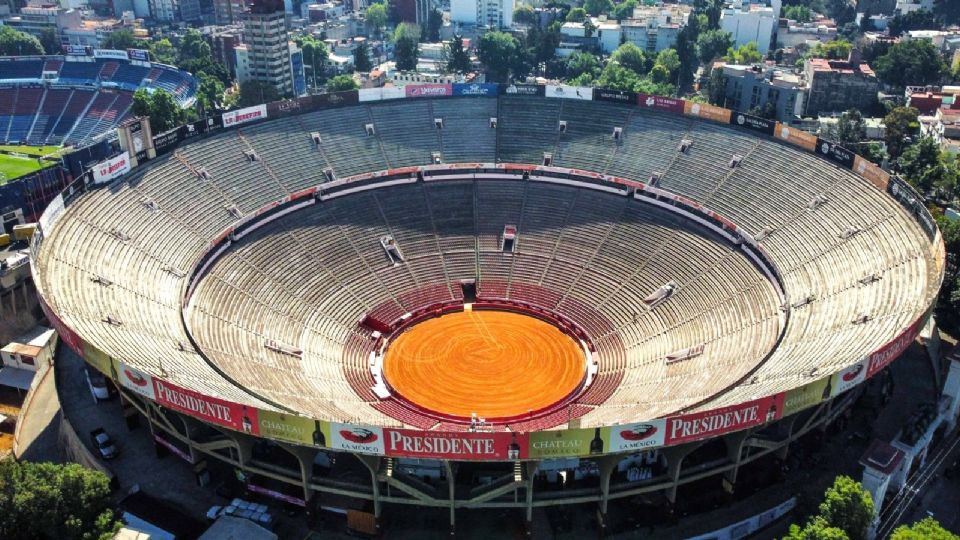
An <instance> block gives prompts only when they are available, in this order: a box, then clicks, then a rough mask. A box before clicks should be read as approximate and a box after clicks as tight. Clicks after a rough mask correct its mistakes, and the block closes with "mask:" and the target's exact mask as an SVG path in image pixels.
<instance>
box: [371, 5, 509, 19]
mask: <svg viewBox="0 0 960 540" xmlns="http://www.w3.org/2000/svg"><path fill="white" fill-rule="evenodd" d="M389 3H390V9H391V10H392V11H393V12H394V13H395V14H396V17H397V20H399V21H400V22H405V23H411V24H419V25H423V24H426V23H427V15H428V14H429V13H430V9H431V6H432V4H431V3H430V0H389ZM512 15H513V11H512V10H511V16H512Z"/></svg>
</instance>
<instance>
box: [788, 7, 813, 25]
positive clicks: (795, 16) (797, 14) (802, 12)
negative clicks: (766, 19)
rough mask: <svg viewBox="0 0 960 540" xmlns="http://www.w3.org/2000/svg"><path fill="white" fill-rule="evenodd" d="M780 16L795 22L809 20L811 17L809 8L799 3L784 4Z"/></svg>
mask: <svg viewBox="0 0 960 540" xmlns="http://www.w3.org/2000/svg"><path fill="white" fill-rule="evenodd" d="M782 16H783V18H785V19H790V20H793V21H797V22H809V21H810V20H811V19H812V18H813V16H812V14H811V12H810V8H809V7H807V6H801V5H797V6H784V7H783V13H782Z"/></svg>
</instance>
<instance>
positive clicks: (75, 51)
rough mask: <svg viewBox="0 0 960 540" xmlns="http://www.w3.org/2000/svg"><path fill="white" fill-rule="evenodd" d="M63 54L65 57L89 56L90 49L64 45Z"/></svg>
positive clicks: (81, 46)
mask: <svg viewBox="0 0 960 540" xmlns="http://www.w3.org/2000/svg"><path fill="white" fill-rule="evenodd" d="M63 53H64V54H66V55H67V56H90V49H89V48H88V47H85V46H83V45H64V46H63Z"/></svg>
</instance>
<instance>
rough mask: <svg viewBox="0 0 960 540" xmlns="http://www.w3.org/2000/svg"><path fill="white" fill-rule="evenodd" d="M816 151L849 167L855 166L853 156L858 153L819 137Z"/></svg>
mask: <svg viewBox="0 0 960 540" xmlns="http://www.w3.org/2000/svg"><path fill="white" fill-rule="evenodd" d="M815 151H816V153H818V154H820V155H821V156H824V157H826V158H827V159H829V160H830V161H833V162H834V163H838V164H840V165H843V166H844V167H846V168H848V169H852V168H853V156H855V155H856V154H854V153H853V152H851V151H850V150H847V149H846V148H844V147H842V146H840V145H839V144H834V143H832V142H830V141H827V140H824V139H821V138H819V137H817V148H816V150H815Z"/></svg>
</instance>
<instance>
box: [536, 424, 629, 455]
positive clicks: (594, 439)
mask: <svg viewBox="0 0 960 540" xmlns="http://www.w3.org/2000/svg"><path fill="white" fill-rule="evenodd" d="M528 437H529V438H530V442H529V445H530V450H529V451H528V453H527V454H528V455H527V457H530V458H553V457H578V456H589V455H591V454H602V453H604V452H607V451H608V448H609V441H610V428H606V427H604V428H594V429H565V430H558V431H536V432H533V433H530V434H529V435H528Z"/></svg>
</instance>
